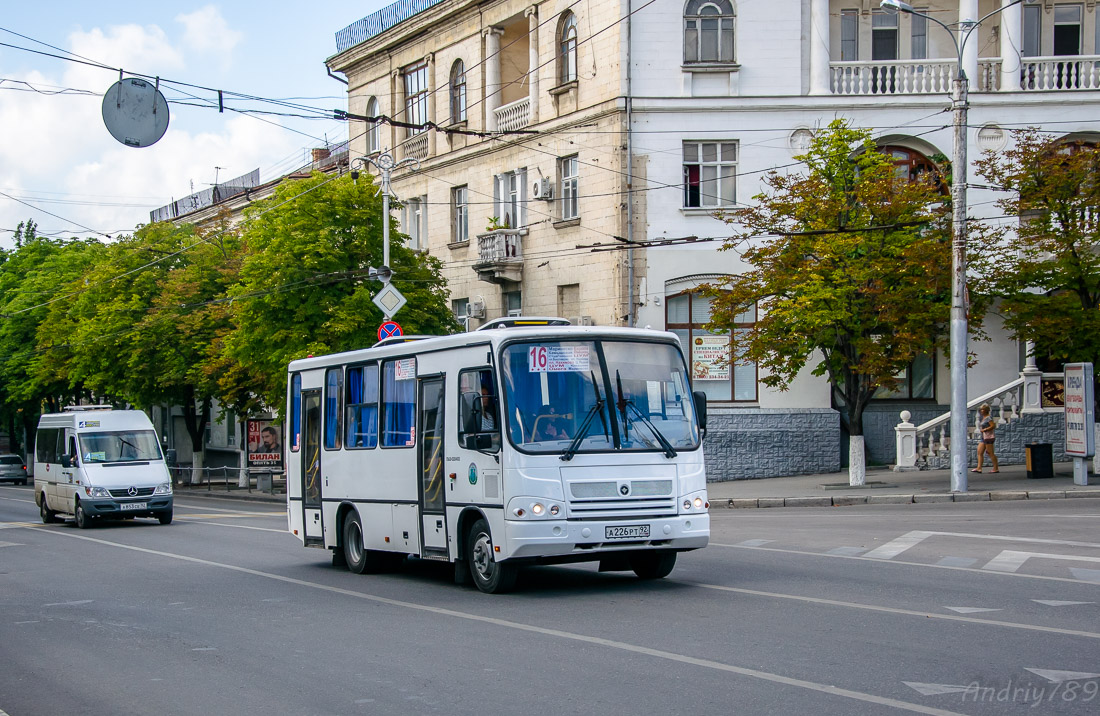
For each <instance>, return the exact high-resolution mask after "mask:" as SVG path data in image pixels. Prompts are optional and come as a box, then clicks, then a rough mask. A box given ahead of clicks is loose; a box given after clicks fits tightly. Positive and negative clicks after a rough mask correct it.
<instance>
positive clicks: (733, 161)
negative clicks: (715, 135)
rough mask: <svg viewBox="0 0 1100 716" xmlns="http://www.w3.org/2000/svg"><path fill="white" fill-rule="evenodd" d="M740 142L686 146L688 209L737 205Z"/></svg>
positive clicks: (685, 191)
mask: <svg viewBox="0 0 1100 716" xmlns="http://www.w3.org/2000/svg"><path fill="white" fill-rule="evenodd" d="M736 182H737V143H736V142H684V206H685V207H686V208H694V207H711V206H714V207H718V206H732V205H733V204H734V203H735V198H736V192H735V186H736Z"/></svg>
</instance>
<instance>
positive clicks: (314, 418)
mask: <svg viewBox="0 0 1100 716" xmlns="http://www.w3.org/2000/svg"><path fill="white" fill-rule="evenodd" d="M321 453H322V451H321V391H320V390H303V391H302V449H301V451H300V454H301V460H302V510H303V515H302V518H303V520H302V524H303V525H304V528H305V543H306V544H316V543H321V544H323V543H324V541H325V531H324V524H323V523H322V517H321Z"/></svg>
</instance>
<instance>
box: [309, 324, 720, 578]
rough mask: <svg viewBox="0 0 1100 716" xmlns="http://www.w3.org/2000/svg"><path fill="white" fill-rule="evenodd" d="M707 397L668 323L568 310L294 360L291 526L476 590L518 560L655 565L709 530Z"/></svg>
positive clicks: (658, 573) (509, 574)
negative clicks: (416, 561) (600, 321)
mask: <svg viewBox="0 0 1100 716" xmlns="http://www.w3.org/2000/svg"><path fill="white" fill-rule="evenodd" d="M705 405H706V403H705V401H704V397H703V395H702V394H701V393H700V394H696V395H694V396H693V395H692V393H691V384H690V381H689V373H688V370H687V367H686V365H685V362H684V357H683V354H682V352H681V349H680V344H679V342H678V339H677V338H676V336H675V335H673V334H671V333H665V332H659V331H651V330H639V329H629V328H600V327H573V326H569V325H568V321H565V320H564V319H519V318H516V319H501V320H499V321H494V322H491V323H490V324H487V325H486V326H484V327H482V328H481V329H479V330H477V331H474V332H471V333H461V334H458V335H452V336H439V337H431V338H421V339H411V338H405V339H388V340H387V341H383V342H382V343H379V344H377V345H375V346H374V347H372V348H367V349H363V350H357V351H349V352H347V353H339V354H334V355H327V356H318V357H310V358H305V359H302V360H296V361H293V362H292V363H291V364H290V366H289V375H288V390H287V418H288V419H287V422H288V425H289V430H288V442H289V446H288V448H289V449H288V451H287V456H288V459H287V511H288V519H289V529H290V531H291V532H292V533H293V534H294V535H296V536H297V537H298V538H299V539H300V540H302V542H303V543H304V544H305V545H306V546H309V547H324V548H328V549H330V550H332V551H333V561H334V563H336V564H341V563H346V565H347V566H348V568H350V569H351V570H352V571H353V572H356V573H359V574H362V573H364V572H368V571H370V572H374V571H381V570H384V569H386V568H389V567H393V566H395V565H396V564H397V563H398V562H399V561H400V560H402V559H404V558H405V557H406V556H407V555H416V556H418V557H420V558H421V559H430V560H439V561H446V562H453V563H454V564H455V578H456V581H459V582H462V581H465V579H466V576H467V574H468V575H469V577H471V578H472V579H473V581H474V583H475V584H476V585H477V587H478V588H479V589H481V590H482V591H485V592H502V591H506V590H508V589H509V588H511V587H512V585H513V584H514V582H515V578H516V568H517V566H518V565H521V564H524V563H539V564H555V563H567V562H580V561H595V560H599V561H600V562H601V565H600V568H601V569H603V570H631V569H632V570H633V571H634V572H635V573H636V574H637V575H638V576H639V577H642V578H659V577H664V576H666V575H668V573H669V572H671V571H672V568H673V566H674V565H675V562H676V554H677V553H678V552H683V551H686V550H691V549H698V548H700V547H704V546H706V544H707V541H708V539H709V537H710V516H709V513H708V510H709V507H710V504H709V503H708V502H707V487H706V472H705V470H704V466H703V449H702V445H701V434H702V432H704V431H705V421H706V412H705V411H706V409H705Z"/></svg>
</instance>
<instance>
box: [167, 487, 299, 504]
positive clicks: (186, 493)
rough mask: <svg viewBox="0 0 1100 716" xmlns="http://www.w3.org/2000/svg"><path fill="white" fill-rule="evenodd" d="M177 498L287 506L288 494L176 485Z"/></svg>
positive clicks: (173, 489)
mask: <svg viewBox="0 0 1100 716" xmlns="http://www.w3.org/2000/svg"><path fill="white" fill-rule="evenodd" d="M172 491H173V492H174V493H175V496H176V497H198V498H200V499H215V500H238V501H241V502H259V503H277V504H280V505H285V504H286V493H285V492H282V491H280V492H276V493H275V494H271V493H270V492H261V491H259V490H257V489H256V488H255V487H253V488H252V491H251V492H249V491H248V490H246V489H244V488H243V487H234V488H233V489H231V490H226V489H225V485H222V484H214V485H212V486H208V485H206V484H202V485H175V486H173V488H172Z"/></svg>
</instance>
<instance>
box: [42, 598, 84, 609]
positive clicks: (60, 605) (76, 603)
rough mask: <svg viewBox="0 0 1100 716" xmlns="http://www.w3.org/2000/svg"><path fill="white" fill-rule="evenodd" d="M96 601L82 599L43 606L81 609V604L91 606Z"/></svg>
mask: <svg viewBox="0 0 1100 716" xmlns="http://www.w3.org/2000/svg"><path fill="white" fill-rule="evenodd" d="M94 601H95V600H94V599H80V600H78V601H75V602H54V603H53V604H43V605H42V606H44V607H79V606H80V605H81V604H91V603H92V602H94Z"/></svg>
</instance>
